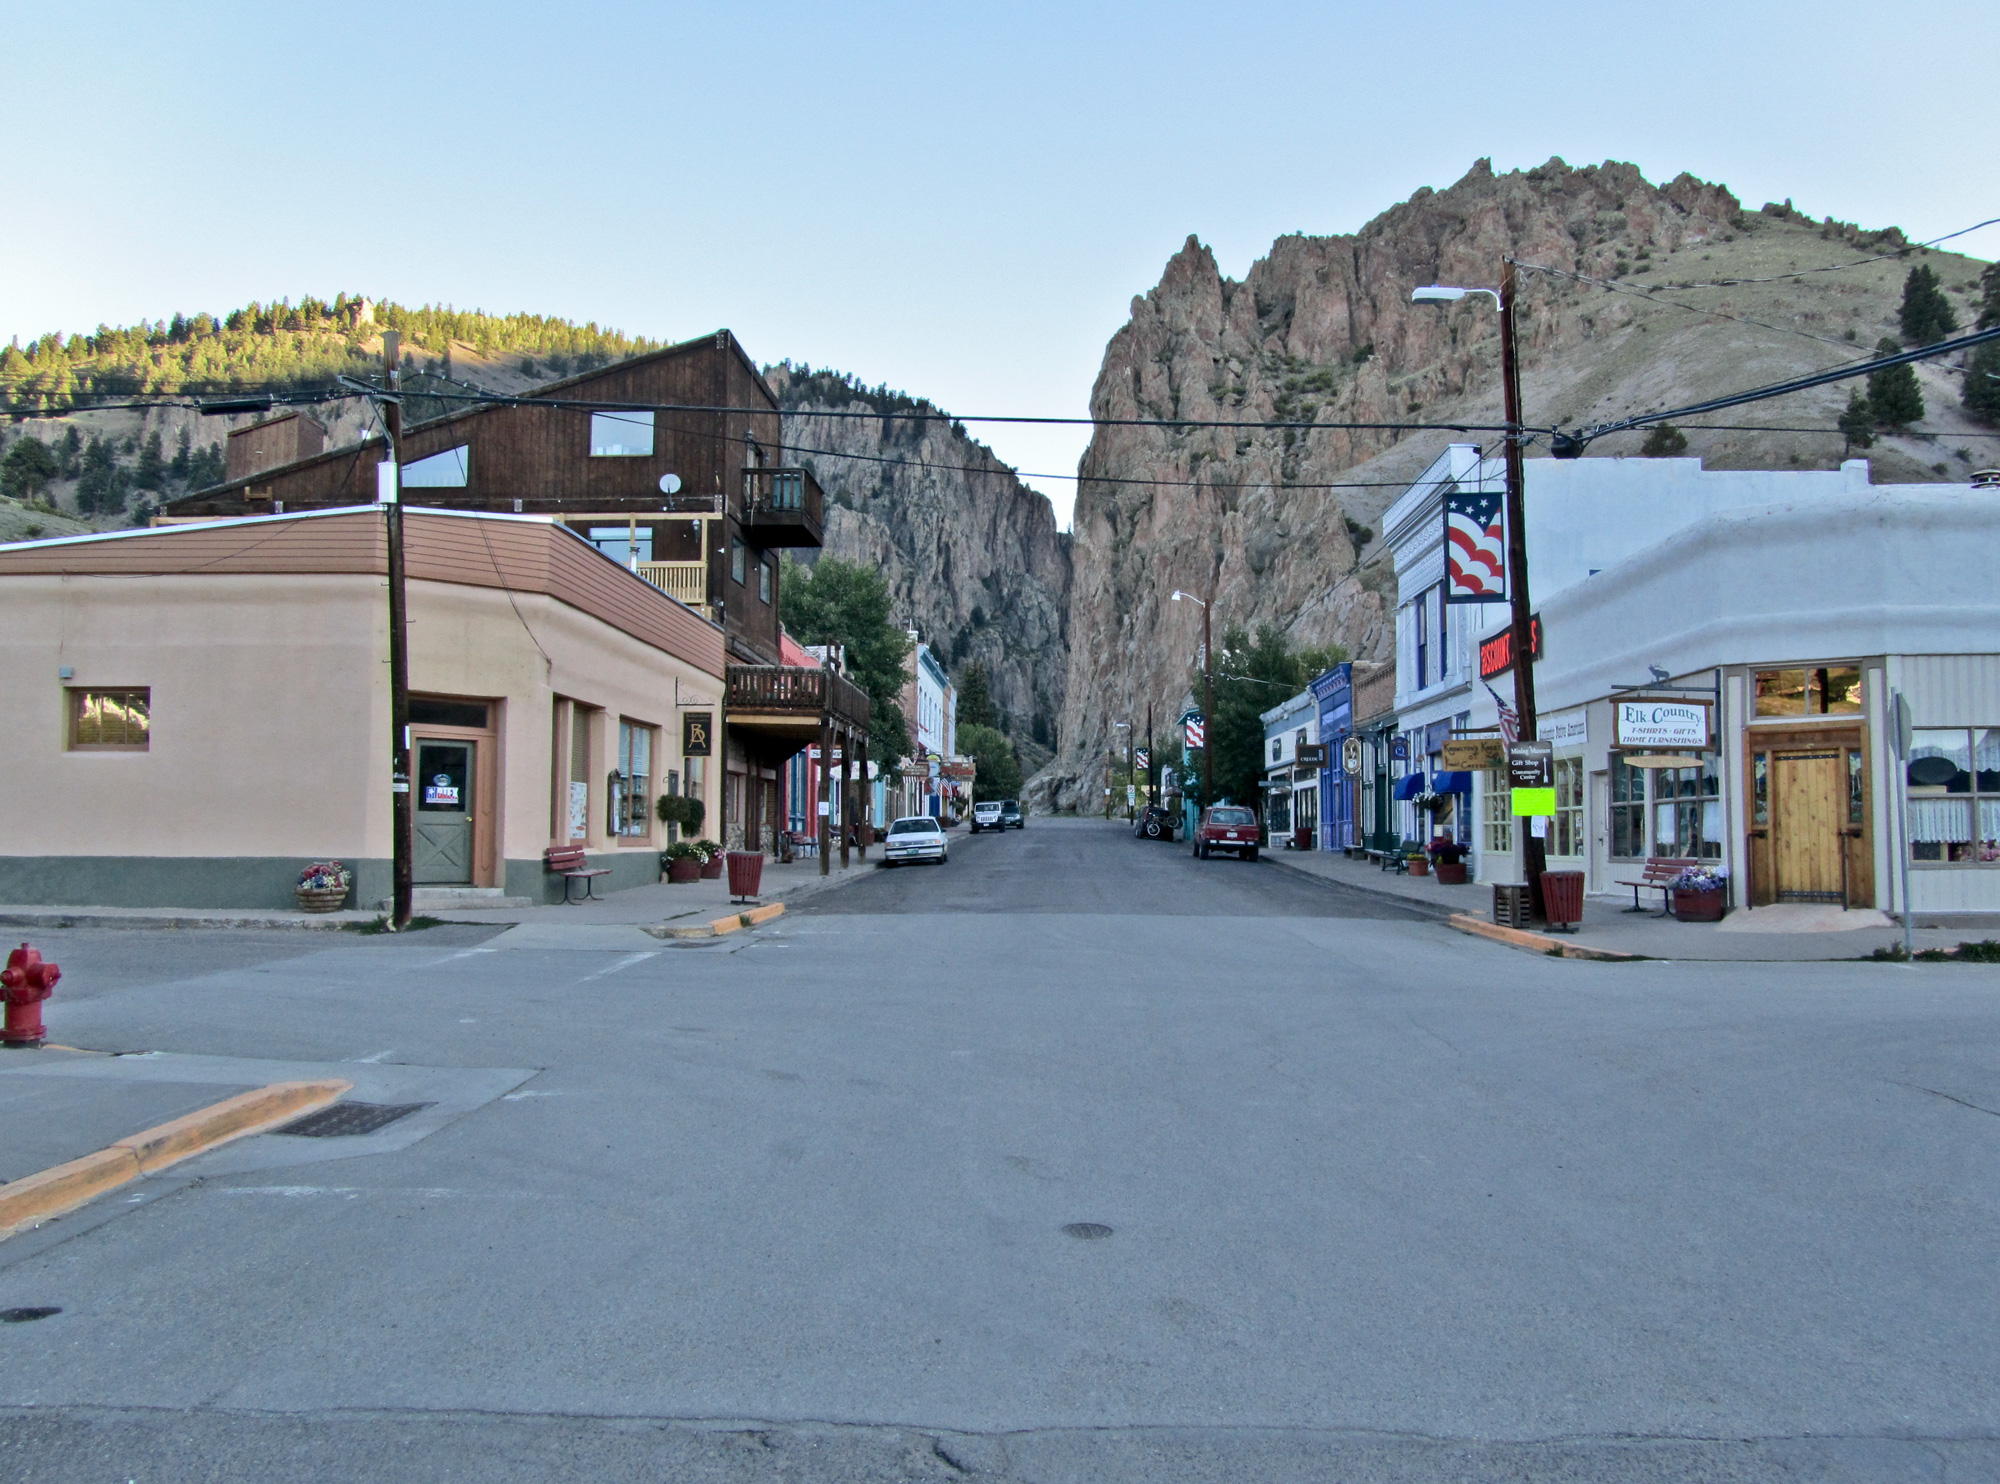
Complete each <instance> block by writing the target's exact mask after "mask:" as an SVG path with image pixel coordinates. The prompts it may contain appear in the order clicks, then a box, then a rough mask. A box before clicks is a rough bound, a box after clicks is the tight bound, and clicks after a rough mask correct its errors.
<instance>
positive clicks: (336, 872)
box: [292, 861, 354, 912]
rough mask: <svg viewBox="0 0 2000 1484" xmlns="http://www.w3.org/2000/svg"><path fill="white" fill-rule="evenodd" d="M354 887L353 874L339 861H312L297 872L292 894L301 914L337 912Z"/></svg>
mask: <svg viewBox="0 0 2000 1484" xmlns="http://www.w3.org/2000/svg"><path fill="white" fill-rule="evenodd" d="M353 885H354V873H353V872H352V871H350V870H348V868H347V867H346V866H343V865H342V864H341V863H340V862H339V861H314V862H313V863H312V864H311V865H309V866H307V867H306V868H305V869H304V870H303V871H301V872H299V884H298V885H297V886H296V887H294V888H293V889H292V894H293V895H294V896H296V897H297V898H298V900H299V910H300V911H302V912H338V911H339V910H340V909H341V906H342V905H343V904H344V903H345V902H346V901H347V893H348V889H349V888H351V887H352V886H353Z"/></svg>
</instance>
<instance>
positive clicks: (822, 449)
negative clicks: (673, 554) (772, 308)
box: [764, 365, 1070, 745]
mask: <svg viewBox="0 0 2000 1484" xmlns="http://www.w3.org/2000/svg"><path fill="white" fill-rule="evenodd" d="M764 376H765V379H766V380H768V381H769V382H770V383H771V387H772V390H774V391H775V392H776V393H777V394H778V402H779V405H780V406H781V407H783V408H784V409H785V411H786V413H787V416H786V417H785V420H784V428H785V443H786V451H785V454H784V457H785V459H786V460H787V461H788V462H791V461H796V462H798V463H802V464H805V465H808V466H809V467H811V468H812V470H813V472H814V474H815V476H816V477H817V478H818V480H819V482H820V484H821V486H822V487H823V488H824V489H825V490H826V494H827V516H826V551H827V553H828V554H829V555H832V556H838V557H842V558H845V559H846V560H849V561H858V562H865V563H867V564H868V565H870V566H872V567H875V568H877V569H879V570H880V571H881V572H882V574H883V575H884V576H885V577H886V578H887V579H888V582H889V592H890V595H891V597H892V598H893V599H894V600H895V602H896V604H897V609H898V614H899V616H900V617H901V619H902V620H903V621H904V622H905V623H906V624H908V625H909V626H910V627H912V628H914V629H916V630H917V631H918V632H919V633H921V634H922V635H923V637H924V641H925V642H926V643H928V644H930V645H931V646H932V647H933V648H934V649H935V650H936V651H937V652H938V653H939V654H940V655H942V656H943V657H944V658H945V660H946V661H947V662H948V663H949V664H950V665H951V667H952V669H953V670H954V672H960V673H962V671H963V669H964V667H965V666H967V665H969V664H972V663H974V662H977V663H980V664H983V665H984V666H985V667H986V671H987V674H988V675H989V676H990V677H991V683H992V691H993V699H994V702H995V704H997V705H998V706H999V708H1000V710H1001V712H1002V713H1003V717H1004V720H1005V721H1006V723H1007V726H1008V729H1009V730H1010V731H1011V732H1012V733H1013V734H1014V735H1015V736H1016V738H1017V739H1018V740H1019V741H1022V742H1024V743H1034V742H1040V743H1043V744H1045V745H1052V744H1053V741H1054V736H1055V725H1056V718H1057V717H1058V716H1059V715H1061V713H1062V707H1063V686H1064V683H1065V681H1066V679H1067V677H1068V666H1069V645H1068V636H1067V633H1066V625H1067V621H1068V614H1069V583H1070V558H1069V537H1068V536H1066V535H1064V534H1063V533H1061V532H1059V531H1058V530H1057V529H1056V520H1055V511H1054V509H1053V507H1052V506H1051V505H1050V504H1049V500H1048V497H1047V496H1045V495H1042V494H1040V493H1038V492H1037V491H1035V490H1032V489H1030V488H1028V487H1027V486H1026V485H1024V484H1023V483H1021V481H1020V480H1019V478H1017V477H1016V476H1015V473H1014V471H1013V470H1012V469H1011V468H1009V467H1008V466H1007V465H1005V464H1003V463H1001V462H1000V460H999V459H998V458H996V457H995V456H994V454H993V451H992V450H991V449H989V448H987V447H986V445H985V444H983V443H979V442H977V441H975V440H974V439H972V438H971V437H969V436H968V435H967V434H966V432H965V429H964V428H963V427H962V426H960V425H959V424H957V423H952V422H946V421H941V420H938V416H937V415H938V409H937V408H936V407H934V406H932V405H931V404H930V403H929V402H927V401H923V400H921V399H917V398H912V397H909V396H906V395H904V394H903V393H900V392H891V391H889V390H887V389H886V388H875V389H872V390H871V389H869V388H867V387H864V386H862V385H860V384H858V383H857V382H856V381H855V380H854V379H853V378H852V377H849V376H844V375H841V374H839V373H837V372H831V371H825V370H819V371H814V370H811V369H810V368H806V367H796V368H795V367H792V366H790V365H779V366H769V367H766V368H765V371H764ZM811 410H820V411H837V412H850V413H857V412H858V413H866V414H870V415H868V416H863V417H845V418H817V417H808V416H803V415H802V414H803V413H805V412H807V411H811ZM913 413H925V414H930V416H929V417H928V418H925V417H915V416H911V414H913Z"/></svg>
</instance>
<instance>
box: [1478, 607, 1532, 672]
mask: <svg viewBox="0 0 2000 1484" xmlns="http://www.w3.org/2000/svg"><path fill="white" fill-rule="evenodd" d="M1541 657H1542V616H1541V614H1539V613H1537V614H1536V615H1535V616H1534V617H1533V618H1531V619H1529V620H1528V658H1529V659H1535V660H1538V659H1540V658H1541ZM1513 668H1514V631H1513V630H1512V629H1502V630H1501V631H1500V632H1499V633H1497V634H1495V635H1494V636H1493V637H1492V638H1491V639H1487V640H1485V641H1483V642H1482V643H1481V644H1480V646H1479V678H1480V679H1481V680H1491V679H1492V678H1493V677H1494V676H1495V675H1504V674H1505V673H1506V672H1507V671H1509V670H1511V669H1513Z"/></svg>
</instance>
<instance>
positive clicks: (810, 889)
mask: <svg viewBox="0 0 2000 1484" xmlns="http://www.w3.org/2000/svg"><path fill="white" fill-rule="evenodd" d="M881 859H882V849H881V847H880V846H875V847H872V848H871V850H870V853H869V857H868V859H867V861H866V862H863V861H861V860H859V859H854V860H853V861H852V862H851V864H850V865H849V866H848V868H847V869H846V870H845V871H842V870H841V868H840V856H839V853H838V852H837V851H836V852H835V854H834V856H833V862H832V870H831V872H830V873H829V874H828V875H827V876H825V877H822V876H821V875H820V874H819V862H818V861H817V860H798V861H793V862H792V863H791V864H790V865H780V864H779V863H778V862H777V861H776V860H775V859H773V858H771V857H768V856H767V857H765V860H764V879H763V881H762V882H761V883H760V886H761V888H762V889H761V891H760V892H759V894H758V895H757V897H756V898H755V899H754V900H752V901H750V902H746V903H741V904H739V903H737V902H735V901H734V900H732V899H731V897H730V895H729V877H728V875H727V874H726V873H725V874H724V875H723V876H721V877H720V878H718V879H716V880H714V881H692V882H689V883H688V884H687V885H685V886H674V885H670V884H668V883H667V882H665V881H662V882H660V883H658V884H657V885H654V886H635V887H630V888H628V889H627V890H625V891H619V892H612V893H609V894H608V895H606V896H603V897H597V898H590V899H582V900H579V901H577V902H576V903H575V904H574V905H571V906H564V905H562V904H560V903H558V904H556V905H555V906H546V907H545V906H531V907H490V908H469V907H468V908H460V907H447V908H438V909H436V910H434V911H432V912H431V913H429V914H428V915H431V916H435V917H440V918H442V919H444V920H445V921H447V922H471V923H490V924H493V925H495V926H499V927H506V926H510V925H513V924H523V925H526V924H543V925H560V926H562V927H564V928H576V927H584V926H595V927H601V928H610V927H620V926H627V927H640V926H652V927H661V926H667V927H682V926H693V925H695V924H698V923H703V922H707V921H710V920H711V919H713V918H717V917H725V916H728V915H729V914H730V913H732V912H737V911H748V910H749V909H750V908H751V907H754V906H769V905H770V904H772V903H774V902H785V903H791V902H796V901H799V900H801V899H803V898H805V897H809V896H812V895H814V894H815V893H817V892H821V891H826V890H829V889H831V888H833V887H836V886H844V885H846V884H848V883H849V882H853V881H859V880H861V879H863V878H864V877H866V876H867V875H868V874H869V873H871V872H872V871H873V870H874V869H875V867H876V866H877V865H878V864H880V862H881ZM381 915H382V914H381V913H380V912H370V911H346V912H323V913H313V912H300V911H297V910H296V909H293V910H284V909H272V910H261V909H257V908H203V907H35V906H5V905H0V929H19V928H26V929H36V928H39V929H43V930H47V929H49V928H82V927H89V928H101V927H130V928H272V929H292V928H300V929H320V930H325V929H334V930H338V929H340V928H343V927H349V926H357V925H361V924H365V923H371V922H374V921H375V920H376V919H377V918H378V917H380V916H381Z"/></svg>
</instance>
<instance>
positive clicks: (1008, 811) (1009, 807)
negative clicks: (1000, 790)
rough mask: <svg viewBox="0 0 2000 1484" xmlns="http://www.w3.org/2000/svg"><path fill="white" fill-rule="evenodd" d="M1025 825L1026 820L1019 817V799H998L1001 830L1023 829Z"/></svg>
mask: <svg viewBox="0 0 2000 1484" xmlns="http://www.w3.org/2000/svg"><path fill="white" fill-rule="evenodd" d="M1027 827H1028V825H1027V821H1026V820H1024V819H1023V818H1022V817H1021V801H1020V800H1019V799H1002V800H1001V801H1000V828H1001V829H1003V830H1005V829H1016V830H1024V829H1026V828H1027Z"/></svg>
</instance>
